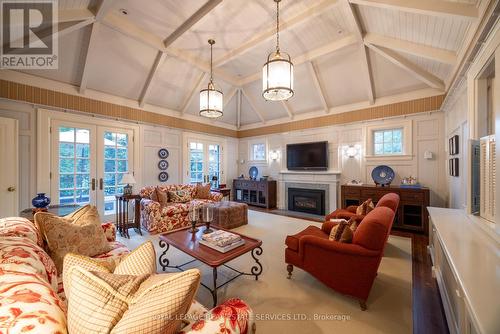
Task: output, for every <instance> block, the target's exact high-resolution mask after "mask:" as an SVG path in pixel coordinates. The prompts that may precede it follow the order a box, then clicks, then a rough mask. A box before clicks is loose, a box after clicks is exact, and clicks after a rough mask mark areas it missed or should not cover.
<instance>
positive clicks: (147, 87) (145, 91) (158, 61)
mask: <svg viewBox="0 0 500 334" xmlns="http://www.w3.org/2000/svg"><path fill="white" fill-rule="evenodd" d="M166 58H167V55H166V54H165V52H161V51H158V53H157V54H156V58H155V61H154V63H153V66H152V67H151V70H150V71H149V74H148V77H147V79H146V82H145V83H144V87H143V88H142V91H141V96H140V97H139V107H141V108H143V107H144V105H145V104H146V100H147V98H148V96H149V93H150V91H151V84H152V83H153V80H154V77H155V75H156V73H157V72H158V69H159V68H160V67H161V65H162V64H163V62H164V61H165V59H166Z"/></svg>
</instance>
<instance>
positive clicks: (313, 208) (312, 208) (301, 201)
mask: <svg viewBox="0 0 500 334" xmlns="http://www.w3.org/2000/svg"><path fill="white" fill-rule="evenodd" d="M288 210H291V211H299V212H305V213H311V214H315V215H321V216H323V215H325V191H324V190H318V189H302V188H288Z"/></svg>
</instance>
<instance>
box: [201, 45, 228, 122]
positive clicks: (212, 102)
mask: <svg viewBox="0 0 500 334" xmlns="http://www.w3.org/2000/svg"><path fill="white" fill-rule="evenodd" d="M208 44H210V80H209V81H208V86H207V88H204V89H202V90H201V91H200V115H201V116H203V117H207V118H219V117H222V115H224V114H223V112H222V108H223V105H224V95H223V93H222V90H220V89H217V88H216V86H215V84H214V80H213V70H212V60H213V58H212V51H213V45H214V44H215V41H214V40H213V39H209V40H208Z"/></svg>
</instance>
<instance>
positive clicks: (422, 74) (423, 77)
mask: <svg viewBox="0 0 500 334" xmlns="http://www.w3.org/2000/svg"><path fill="white" fill-rule="evenodd" d="M366 46H367V47H369V48H370V49H371V50H373V51H374V52H376V53H378V54H379V55H381V56H382V57H384V58H386V59H387V60H389V61H390V62H391V63H393V64H394V65H397V66H399V67H400V68H402V69H403V70H405V71H407V72H408V73H410V74H411V75H413V76H414V77H415V78H417V79H418V80H420V81H422V82H424V83H425V84H427V85H429V86H430V87H432V88H437V89H439V90H442V91H444V88H445V86H444V82H443V80H441V79H439V78H438V77H436V76H434V75H433V74H431V73H429V72H427V71H425V70H424V69H422V68H420V67H418V66H417V65H415V64H413V63H412V62H410V61H408V60H406V59H405V58H403V57H401V56H400V55H398V54H397V53H396V52H394V51H391V50H389V49H384V48H381V47H378V46H375V45H372V44H367V45H366Z"/></svg>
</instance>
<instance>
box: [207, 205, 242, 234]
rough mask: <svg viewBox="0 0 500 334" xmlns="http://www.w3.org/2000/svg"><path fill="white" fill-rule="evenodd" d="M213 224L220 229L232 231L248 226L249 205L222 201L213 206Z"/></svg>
mask: <svg viewBox="0 0 500 334" xmlns="http://www.w3.org/2000/svg"><path fill="white" fill-rule="evenodd" d="M213 207H214V217H213V220H212V223H214V224H215V225H218V226H219V227H222V228H226V229H232V228H235V227H238V226H241V225H246V224H248V205H246V204H245V203H238V202H231V201H222V202H217V203H215V204H214V205H213Z"/></svg>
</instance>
